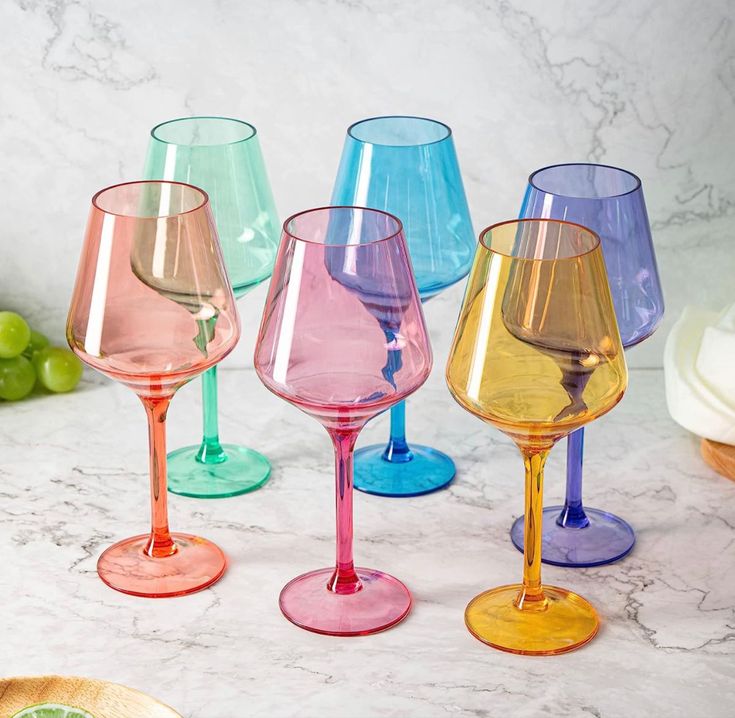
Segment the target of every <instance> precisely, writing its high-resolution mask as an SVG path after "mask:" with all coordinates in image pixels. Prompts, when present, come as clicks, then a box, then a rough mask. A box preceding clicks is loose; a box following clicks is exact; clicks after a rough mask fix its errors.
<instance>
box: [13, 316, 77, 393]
mask: <svg viewBox="0 0 735 718" xmlns="http://www.w3.org/2000/svg"><path fill="white" fill-rule="evenodd" d="M81 376H82V363H81V362H80V361H79V359H77V357H76V356H75V355H74V354H72V352H70V351H69V350H68V349H65V348H62V347H52V346H50V343H49V340H48V339H47V338H46V337H45V336H44V335H43V334H41V333H40V332H37V331H34V330H33V329H31V328H30V327H29V326H28V322H26V320H25V319H23V317H21V316H20V314H16V313H15V312H0V399H5V400H6V401H17V400H18V399H23V398H24V397H26V396H28V394H30V393H31V391H33V388H34V387H35V386H36V385H37V384H38V385H40V386H41V387H43V388H44V389H48V390H49V391H53V392H56V393H59V392H64V391H71V390H72V389H73V388H74V387H75V386H76V385H77V384H78V383H79V379H80V378H81Z"/></svg>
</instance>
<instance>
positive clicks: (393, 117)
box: [347, 115, 452, 147]
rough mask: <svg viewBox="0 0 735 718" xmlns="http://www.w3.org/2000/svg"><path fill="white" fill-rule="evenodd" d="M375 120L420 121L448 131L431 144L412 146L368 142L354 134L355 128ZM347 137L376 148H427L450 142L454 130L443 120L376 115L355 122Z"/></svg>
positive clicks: (421, 143) (419, 116) (417, 116)
mask: <svg viewBox="0 0 735 718" xmlns="http://www.w3.org/2000/svg"><path fill="white" fill-rule="evenodd" d="M375 120H420V121H421V122H428V123H430V124H433V125H439V126H440V127H443V128H444V129H445V130H446V134H445V135H444V137H440V138H439V139H438V140H431V142H413V143H411V144H410V145H396V144H389V143H386V142H368V141H367V140H362V139H360V138H359V137H355V135H354V134H353V132H352V130H353V129H354V128H355V127H357V126H358V125H363V124H365V123H368V122H374V121H375ZM347 135H348V136H349V137H351V138H352V139H353V140H355V142H362V144H364V145H375V146H376V147H427V146H429V145H435V144H437V143H439V142H444V141H445V140H448V139H449V138H450V137H451V136H452V128H451V127H450V126H449V125H448V124H446V123H445V122H442V121H441V120H435V119H433V118H432V117H422V116H421V115H376V116H374V117H364V118H363V119H361V120H357V122H353V123H352V124H351V125H350V126H349V127H348V128H347Z"/></svg>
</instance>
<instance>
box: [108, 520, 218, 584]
mask: <svg viewBox="0 0 735 718" xmlns="http://www.w3.org/2000/svg"><path fill="white" fill-rule="evenodd" d="M171 537H172V538H173V540H174V542H175V544H176V548H177V550H176V552H175V553H174V554H172V555H171V556H165V557H163V558H153V557H151V556H148V555H147V554H146V553H145V548H146V546H147V545H148V541H149V539H150V536H149V534H145V535H143V536H134V537H133V538H129V539H125V540H124V541H120V542H118V543H116V544H114V545H113V546H110V548H108V549H107V550H106V551H105V552H104V553H103V554H102V555H101V556H100V557H99V560H98V561H97V573H98V574H99V577H100V578H101V579H102V580H103V581H104V582H105V583H106V584H107V585H108V586H109V587H110V588H114V589H115V590H116V591H122V593H129V594H131V595H132V596H145V597H146V598H166V597H168V596H185V595H186V594H188V593H194V592H195V591H201V590H202V589H203V588H207V587H208V586H211V585H212V584H213V583H215V582H216V581H218V580H219V579H220V578H222V574H224V572H225V569H226V568H227V558H226V556H225V554H224V553H223V551H222V549H221V548H220V547H219V546H217V545H216V544H213V543H212V542H211V541H207V539H203V538H199V537H198V536H191V535H190V534H181V533H174V534H171Z"/></svg>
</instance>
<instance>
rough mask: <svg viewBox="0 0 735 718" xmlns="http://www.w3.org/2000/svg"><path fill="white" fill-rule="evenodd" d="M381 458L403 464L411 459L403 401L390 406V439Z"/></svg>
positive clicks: (404, 403)
mask: <svg viewBox="0 0 735 718" xmlns="http://www.w3.org/2000/svg"><path fill="white" fill-rule="evenodd" d="M383 458H384V459H385V460H386V461H393V462H394V463H397V464H405V463H406V462H407V461H411V459H413V454H412V453H411V449H409V448H408V444H407V443H406V402H405V401H399V402H398V403H397V404H393V406H392V407H391V408H390V439H389V440H388V446H386V447H385V451H384V452H383Z"/></svg>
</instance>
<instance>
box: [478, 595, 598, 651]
mask: <svg viewBox="0 0 735 718" xmlns="http://www.w3.org/2000/svg"><path fill="white" fill-rule="evenodd" d="M520 590H521V586H520V585H519V584H515V585H512V586H500V587H499V588H493V589H491V590H490V591H485V593H481V594H480V595H479V596H475V598H473V599H472V600H471V601H470V603H469V605H468V606H467V608H466V609H465V614H464V620H465V623H466V624H467V628H468V629H469V630H470V633H471V634H472V635H473V636H475V638H478V639H479V640H481V641H482V642H483V643H487V644H488V645H489V646H492V647H493V648H499V649H500V650H501V651H508V652H510V653H521V654H523V655H527V656H552V655H555V654H557V653H567V652H568V651H573V650H575V649H576V648H579V647H580V646H583V645H584V644H585V643H587V642H588V641H590V640H592V638H594V636H595V634H596V633H597V630H598V628H599V627H600V619H599V618H598V617H597V612H596V611H595V609H594V608H593V607H592V605H591V604H590V603H588V602H587V601H586V600H585V599H584V598H582V597H581V596H578V595H577V594H576V593H572V592H571V591H567V590H566V589H564V588H557V587H556V586H544V587H543V590H544V595H545V596H546V602H545V605H543V606H542V605H532V606H530V607H529V608H526V609H524V610H521V609H520V608H518V607H517V606H516V604H515V601H516V598H517V597H518V593H519V591H520Z"/></svg>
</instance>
